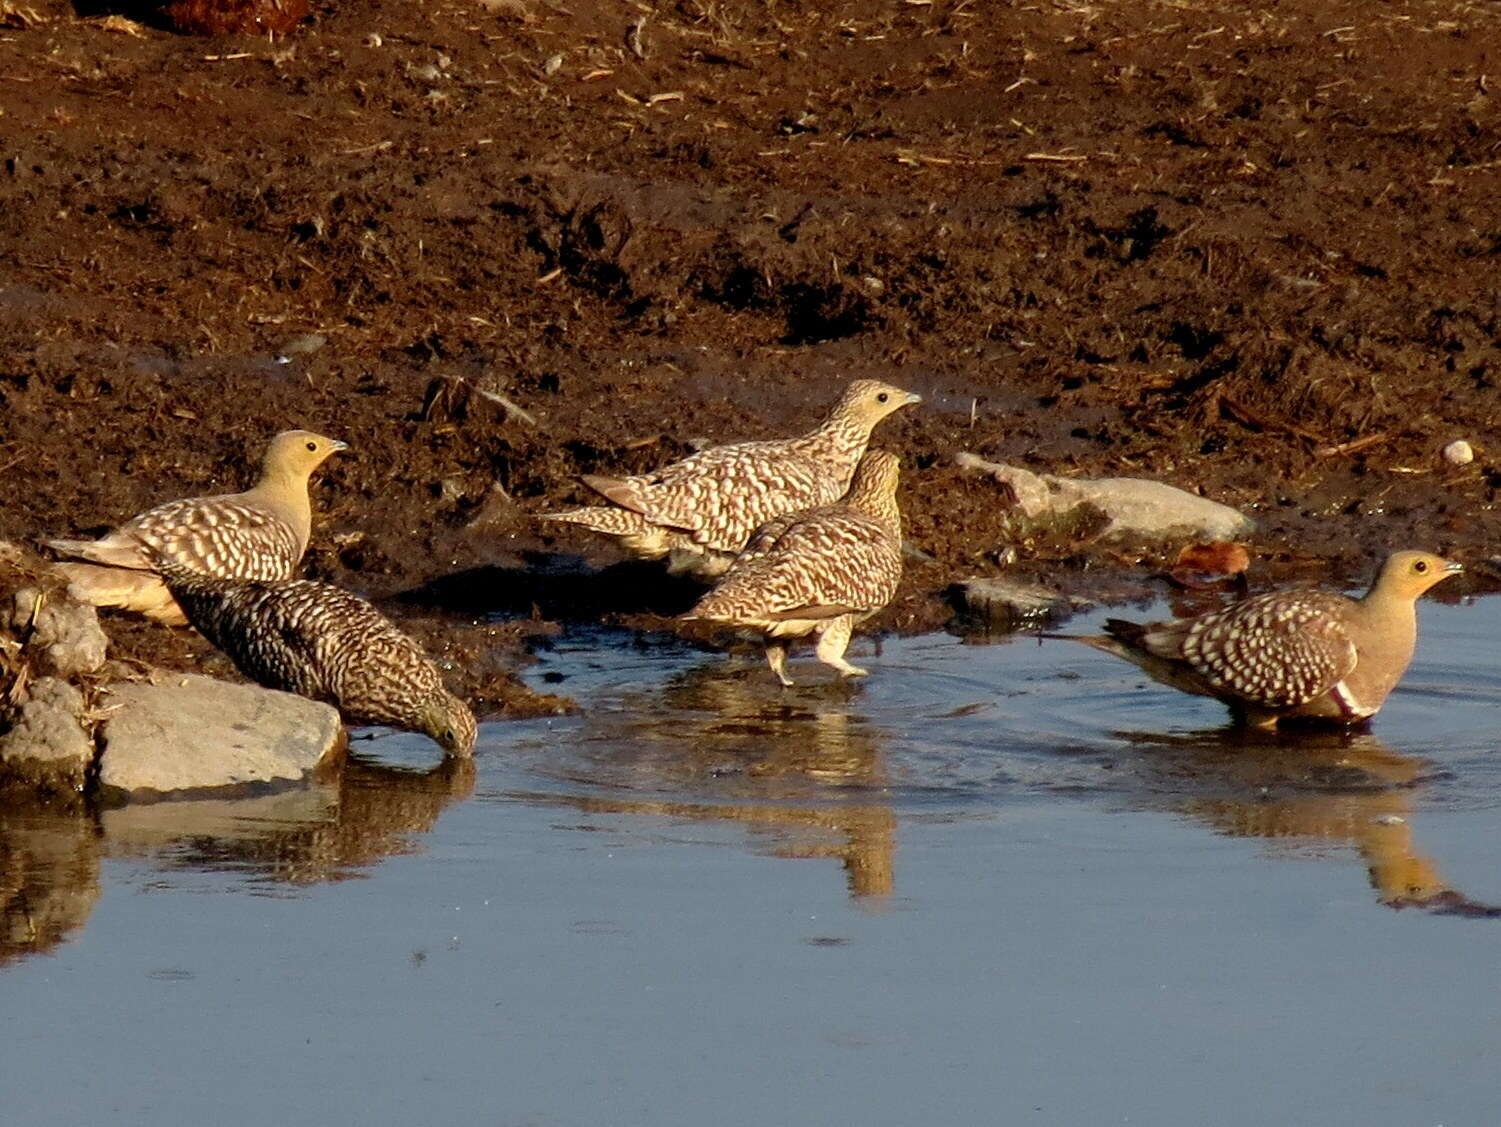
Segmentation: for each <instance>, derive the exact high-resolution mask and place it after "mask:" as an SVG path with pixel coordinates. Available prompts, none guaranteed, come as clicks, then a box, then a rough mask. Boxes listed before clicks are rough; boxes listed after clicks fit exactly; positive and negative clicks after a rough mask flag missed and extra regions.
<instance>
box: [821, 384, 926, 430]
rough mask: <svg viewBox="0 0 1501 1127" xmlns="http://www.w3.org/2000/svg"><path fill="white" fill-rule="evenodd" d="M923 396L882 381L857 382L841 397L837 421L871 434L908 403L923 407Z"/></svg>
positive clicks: (835, 411) (835, 415)
mask: <svg viewBox="0 0 1501 1127" xmlns="http://www.w3.org/2000/svg"><path fill="white" fill-rule="evenodd" d="M921 402H922V396H920V395H916V394H914V393H913V392H910V391H903V390H902V389H901V388H899V387H892V386H891V385H890V384H889V383H882V382H881V381H880V380H855V381H854V382H853V383H851V384H850V385H849V386H848V387H847V388H845V389H844V394H843V395H841V396H840V397H839V402H838V403H837V404H836V405H835V407H834V417H835V418H837V419H840V420H841V421H843V422H845V423H847V424H853V425H855V426H857V427H860V428H861V429H863V430H866V431H869V430H870V428H871V427H873V426H875V425H876V424H877V423H879V422H880V421H881V420H882V419H884V418H885V417H886V416H887V415H889V414H891V412H893V411H896V410H899V409H900V408H902V407H905V406H907V405H908V404H909V403H921Z"/></svg>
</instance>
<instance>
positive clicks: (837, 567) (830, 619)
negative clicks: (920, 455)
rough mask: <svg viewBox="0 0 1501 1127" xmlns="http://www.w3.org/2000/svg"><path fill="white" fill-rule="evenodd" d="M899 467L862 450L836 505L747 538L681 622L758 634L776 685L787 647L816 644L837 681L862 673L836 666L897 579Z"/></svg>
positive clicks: (785, 680) (881, 454)
mask: <svg viewBox="0 0 1501 1127" xmlns="http://www.w3.org/2000/svg"><path fill="white" fill-rule="evenodd" d="M899 467H900V463H899V462H898V461H897V458H896V456H895V455H894V454H888V453H886V452H885V451H883V450H872V451H870V452H869V453H868V454H866V455H865V457H863V458H862V459H861V460H860V464H859V466H858V467H857V468H856V470H855V475H854V478H853V480H852V481H851V482H850V487H849V491H848V492H847V493H846V494H845V495H844V497H843V499H842V500H840V502H839V503H838V504H834V505H822V506H819V507H817V508H812V509H805V510H803V511H802V512H798V513H792V514H789V515H787V516H783V517H779V518H777V519H775V520H772V521H769V522H767V523H766V524H764V525H763V526H762V527H761V528H759V529H757V530H756V533H755V535H754V536H752V537H751V540H750V543H749V544H747V545H746V546H745V550H744V551H743V552H741V553H740V554H739V555H738V556H737V557H736V558H735V561H734V562H733V563H732V564H731V565H730V568H729V570H728V571H727V572H726V573H725V575H724V578H723V579H721V580H720V581H719V584H718V585H717V586H716V587H715V588H714V589H713V590H712V591H710V592H709V593H708V594H707V595H705V596H704V597H703V598H702V599H700V600H699V602H698V605H697V606H695V607H694V608H693V609H692V610H691V611H689V612H688V613H687V614H685V615H684V616H683V617H684V618H686V619H690V620H691V619H699V620H703V621H708V622H714V623H719V624H721V625H725V626H734V627H741V628H749V629H751V630H756V631H759V632H760V633H761V634H762V635H764V637H765V639H766V661H767V664H769V665H770V666H771V669H772V672H773V673H775V674H776V675H777V678H778V679H779V680H780V681H781V682H782V684H783V685H791V684H792V678H791V677H789V676H788V675H787V669H786V663H787V642H788V640H790V639H793V638H801V637H806V636H807V635H809V634H813V635H816V636H817V638H818V645H817V650H816V652H817V654H818V658H819V660H820V661H822V662H824V663H825V664H827V665H832V666H833V667H834V668H835V669H837V670H838V671H839V673H840V674H841V675H842V676H845V677H863V676H865V672H866V671H865V670H863V669H858V668H856V667H855V666H853V665H851V664H850V663H849V662H847V661H845V660H844V651H845V647H847V646H848V645H849V641H850V631H851V630H852V629H853V628H854V627H855V626H856V625H857V624H859V623H860V622H863V621H864V620H865V619H867V618H869V617H870V616H871V615H873V614H875V613H876V612H877V611H878V610H880V609H881V608H882V607H884V606H885V605H886V604H887V603H889V602H890V601H891V599H892V596H893V595H895V594H896V588H897V584H898V583H899V582H900V581H901V577H902V515H901V512H900V510H899V509H898V508H897V503H896V484H897V474H898V470H899Z"/></svg>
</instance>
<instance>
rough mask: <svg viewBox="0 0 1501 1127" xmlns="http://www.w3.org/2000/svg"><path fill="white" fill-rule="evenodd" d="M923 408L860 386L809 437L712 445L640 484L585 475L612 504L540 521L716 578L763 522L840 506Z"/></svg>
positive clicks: (869, 384) (870, 384)
mask: <svg viewBox="0 0 1501 1127" xmlns="http://www.w3.org/2000/svg"><path fill="white" fill-rule="evenodd" d="M921 402H922V397H921V396H919V395H915V394H913V393H912V392H909V391H903V390H902V389H901V388H899V387H892V386H891V385H890V384H886V383H881V382H880V381H879V380H855V381H853V382H852V383H850V385H849V386H848V387H846V388H845V389H844V393H843V394H842V395H841V396H840V397H839V401H838V403H836V404H835V405H834V408H833V410H832V411H831V412H830V413H829V415H828V417H827V418H825V419H824V421H823V422H822V423H820V424H819V425H818V426H817V427H816V428H815V429H813V430H811V431H809V432H808V433H807V434H804V435H802V436H800V437H797V438H784V439H775V440H771V441H764V442H740V443H735V444H733V445H729V446H713V447H710V448H709V449H707V450H701V451H699V452H698V453H697V454H693V455H690V456H689V457H687V458H684V459H682V460H681V461H678V462H673V463H672V464H671V465H668V466H664V467H663V468H662V469H659V470H656V471H654V472H652V473H649V474H640V475H638V476H635V477H624V478H613V477H602V476H600V475H597V474H585V475H584V477H583V479H582V480H583V481H584V483H585V484H586V485H588V486H589V487H590V488H591V489H593V490H595V491H596V492H598V493H600V494H601V495H602V496H604V497H605V498H606V499H607V500H609V501H610V502H611V505H608V506H598V505H597V506H591V507H587V508H581V509H570V510H568V511H566V512H561V513H546V514H544V515H543V516H542V519H543V520H555V521H563V522H566V523H570V524H579V525H583V526H584V527H585V528H588V529H592V530H593V531H595V532H601V533H604V534H606V535H609V536H613V537H615V538H616V539H617V540H618V541H619V542H620V543H621V545H622V546H623V547H624V548H625V549H626V551H628V552H630V553H631V554H632V555H635V556H638V557H640V558H643V559H660V558H661V557H662V556H665V555H667V554H668V553H669V552H671V553H674V555H675V557H679V558H681V559H683V560H685V561H686V567H685V568H684V570H687V571H690V572H692V573H694V574H696V575H698V576H700V577H701V578H705V579H709V578H713V577H714V576H717V575H721V574H723V573H724V571H725V569H726V568H727V567H728V566H729V564H730V562H731V561H732V560H733V559H734V557H735V553H737V552H739V551H740V549H741V548H743V547H745V543H746V541H747V540H748V539H749V538H750V535H751V533H752V532H754V531H755V530H756V529H757V528H759V527H760V526H761V525H762V524H764V523H765V522H767V521H769V520H772V519H774V518H776V517H779V516H782V515H784V514H786V513H790V512H796V511H799V510H802V509H809V508H813V507H815V506H817V505H830V504H833V503H834V502H836V501H838V500H839V498H840V497H842V496H843V495H844V493H845V490H846V489H848V488H849V484H850V479H851V477H852V475H853V474H854V472H855V466H856V465H857V464H858V463H859V461H860V457H861V455H863V454H864V453H865V448H866V446H867V445H869V443H870V435H871V431H872V430H874V429H875V426H876V424H878V423H879V422H880V421H881V420H882V419H884V418H885V417H886V416H887V415H889V414H891V413H892V412H893V411H897V410H900V409H901V408H902V407H905V406H907V405H908V404H912V403H921Z"/></svg>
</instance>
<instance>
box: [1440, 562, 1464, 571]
mask: <svg viewBox="0 0 1501 1127" xmlns="http://www.w3.org/2000/svg"><path fill="white" fill-rule="evenodd" d="M1464 569H1465V565H1464V564H1462V563H1460V562H1459V561H1458V560H1446V561H1445V562H1444V574H1445V575H1453V574H1454V573H1455V572H1460V571H1463V570H1464Z"/></svg>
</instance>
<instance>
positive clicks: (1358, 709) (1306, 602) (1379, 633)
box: [1048, 551, 1463, 728]
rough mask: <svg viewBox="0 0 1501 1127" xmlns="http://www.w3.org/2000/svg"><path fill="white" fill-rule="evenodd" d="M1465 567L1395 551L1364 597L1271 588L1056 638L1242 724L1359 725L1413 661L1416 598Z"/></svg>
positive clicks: (1112, 621)
mask: <svg viewBox="0 0 1501 1127" xmlns="http://www.w3.org/2000/svg"><path fill="white" fill-rule="evenodd" d="M1462 570H1463V568H1462V567H1461V565H1459V564H1457V563H1454V562H1452V561H1450V560H1446V559H1443V558H1442V557H1440V556H1435V555H1432V554H1430V553H1427V552H1413V551H1404V552H1394V553H1393V554H1392V555H1390V556H1388V557H1387V559H1386V562H1385V563H1384V564H1383V565H1382V568H1381V572H1380V574H1379V575H1377V577H1376V582H1375V583H1374V584H1372V586H1371V589H1370V590H1369V591H1368V592H1367V593H1366V594H1365V596H1364V597H1363V598H1360V599H1351V598H1349V597H1348V596H1345V595H1341V594H1337V593H1336V592H1333V591H1321V590H1284V591H1271V592H1268V593H1267V594H1264V595H1254V596H1252V597H1251V598H1248V599H1242V600H1241V601H1240V602H1238V603H1235V604H1233V605H1232V606H1229V607H1226V608H1224V609H1223V610H1216V611H1210V612H1209V613H1207V614H1201V615H1197V616H1195V617H1193V618H1178V619H1173V620H1171V621H1168V622H1153V623H1148V624H1145V625H1143V624H1141V623H1136V622H1127V621H1125V620H1123V619H1119V618H1112V619H1107V620H1106V622H1105V631H1106V633H1104V634H1098V635H1048V636H1049V637H1062V638H1071V639H1072V640H1073V641H1078V642H1083V643H1084V644H1085V645H1089V646H1093V647H1095V648H1096V649H1099V650H1104V651H1105V652H1106V653H1110V654H1114V655H1116V656H1117V657H1123V658H1125V659H1126V660H1127V661H1130V662H1132V663H1134V664H1136V665H1138V666H1140V667H1141V668H1142V669H1143V670H1145V671H1146V672H1147V674H1148V675H1149V676H1150V677H1151V678H1152V679H1153V680H1155V681H1160V682H1161V683H1162V684H1164V685H1169V686H1171V687H1172V688H1175V689H1181V690H1182V691H1184V692H1186V693H1193V694H1195V695H1198V696H1208V697H1216V698H1218V699H1219V700H1222V701H1224V702H1225V703H1226V704H1228V705H1229V706H1230V709H1231V712H1232V713H1233V714H1234V716H1235V718H1236V720H1237V721H1239V722H1240V723H1244V724H1249V725H1253V726H1256V727H1264V728H1270V727H1274V726H1275V725H1276V724H1277V722H1278V721H1280V720H1284V719H1289V718H1295V717H1312V718H1317V719H1321V720H1331V721H1336V722H1339V723H1343V724H1358V723H1361V722H1362V721H1365V720H1369V719H1370V718H1371V717H1372V716H1374V715H1376V713H1377V712H1378V711H1379V710H1380V708H1381V706H1382V704H1383V703H1385V701H1386V698H1387V697H1388V696H1389V695H1390V694H1391V691H1392V690H1393V689H1394V688H1396V686H1397V682H1398V681H1400V680H1401V679H1402V675H1403V674H1404V673H1405V672H1406V671H1407V666H1408V665H1409V664H1410V663H1411V661H1412V655H1413V650H1414V649H1415V648H1416V646H1417V608H1416V606H1415V603H1416V601H1417V599H1418V597H1419V596H1420V595H1422V594H1423V592H1425V591H1427V590H1428V588H1430V587H1432V586H1433V585H1434V584H1435V583H1439V582H1441V581H1442V580H1445V579H1447V578H1449V577H1450V576H1451V575H1454V574H1456V573H1458V572H1460V571H1462Z"/></svg>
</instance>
